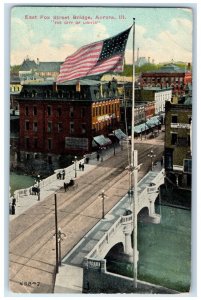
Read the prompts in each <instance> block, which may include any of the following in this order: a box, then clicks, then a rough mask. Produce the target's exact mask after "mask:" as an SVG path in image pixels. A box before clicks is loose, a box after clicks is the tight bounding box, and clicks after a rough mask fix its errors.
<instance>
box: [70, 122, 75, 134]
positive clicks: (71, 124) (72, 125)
mask: <svg viewBox="0 0 201 300" xmlns="http://www.w3.org/2000/svg"><path fill="white" fill-rule="evenodd" d="M70 133H74V122H70Z"/></svg>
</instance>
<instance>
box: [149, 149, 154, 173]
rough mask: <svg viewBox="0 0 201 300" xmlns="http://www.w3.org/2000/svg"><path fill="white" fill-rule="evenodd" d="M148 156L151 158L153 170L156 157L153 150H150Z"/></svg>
mask: <svg viewBox="0 0 201 300" xmlns="http://www.w3.org/2000/svg"><path fill="white" fill-rule="evenodd" d="M148 157H150V158H151V170H153V158H154V157H156V155H155V154H154V152H153V150H151V151H150V153H149V154H148Z"/></svg>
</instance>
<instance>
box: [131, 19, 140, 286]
mask: <svg viewBox="0 0 201 300" xmlns="http://www.w3.org/2000/svg"><path fill="white" fill-rule="evenodd" d="M134 127H135V18H133V83H132V124H131V128H132V130H131V171H130V172H131V186H132V189H133V188H134V194H133V193H132V200H133V201H132V203H133V286H134V288H137V261H138V259H137V258H138V252H137V203H138V193H137V175H138V167H137V166H138V161H137V150H135V149H134V129H135V128H134Z"/></svg>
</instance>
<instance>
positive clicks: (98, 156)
mask: <svg viewBox="0 0 201 300" xmlns="http://www.w3.org/2000/svg"><path fill="white" fill-rule="evenodd" d="M99 159H100V154H99V153H98V154H97V161H99Z"/></svg>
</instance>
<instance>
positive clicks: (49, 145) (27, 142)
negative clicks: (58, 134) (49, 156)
mask: <svg viewBox="0 0 201 300" xmlns="http://www.w3.org/2000/svg"><path fill="white" fill-rule="evenodd" d="M32 141H33V142H32ZM31 142H32V143H31ZM24 143H25V148H26V149H27V150H28V149H30V147H31V146H33V147H34V148H35V149H37V148H38V146H39V143H38V139H37V138H34V139H33V140H32V139H30V138H29V137H26V138H25V141H24ZM47 149H48V150H52V139H48V140H47Z"/></svg>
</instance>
